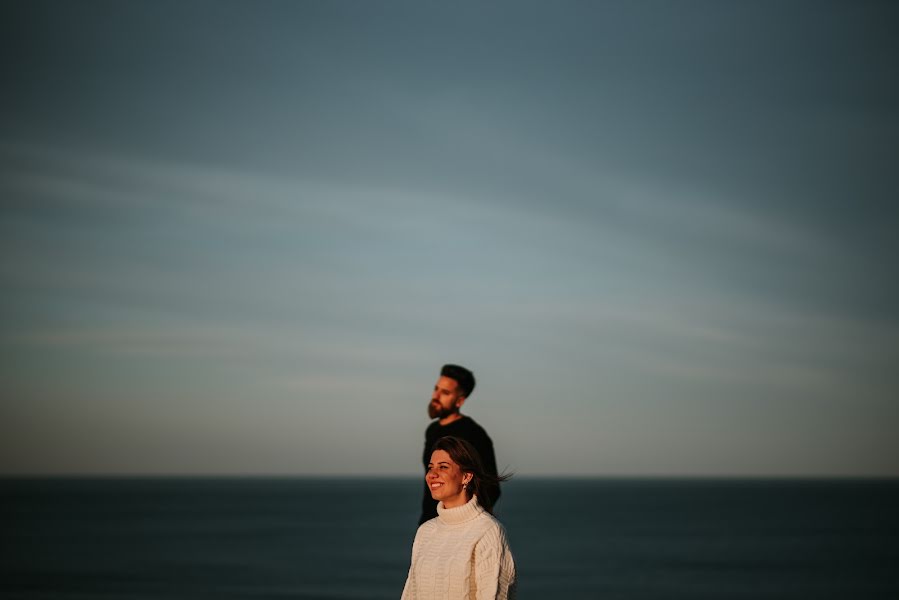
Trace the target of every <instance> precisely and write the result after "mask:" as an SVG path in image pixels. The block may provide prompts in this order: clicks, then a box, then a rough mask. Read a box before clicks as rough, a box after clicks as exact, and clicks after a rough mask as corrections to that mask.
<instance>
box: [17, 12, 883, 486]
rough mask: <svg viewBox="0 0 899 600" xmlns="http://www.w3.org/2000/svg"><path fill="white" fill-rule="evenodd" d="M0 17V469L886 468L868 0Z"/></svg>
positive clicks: (876, 79) (877, 33) (879, 116)
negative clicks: (481, 452)
mask: <svg viewBox="0 0 899 600" xmlns="http://www.w3.org/2000/svg"><path fill="white" fill-rule="evenodd" d="M2 12H3V17H2V19H0V49H2V58H0V61H2V62H0V67H2V79H3V92H2V94H0V199H2V200H0V201H2V205H0V311H2V313H0V316H2V318H0V395H2V399H0V411H2V413H0V473H4V474H25V473H30V474H49V473H57V474H58V473H62V474H76V473H176V474H187V473H207V474H346V475H355V474H361V475H383V474H392V475H410V476H414V475H417V474H418V473H419V469H420V465H419V463H418V461H419V458H420V452H421V443H422V439H423V431H424V428H425V426H426V425H427V422H428V421H427V414H426V405H427V401H428V399H429V397H430V390H431V388H432V386H433V384H434V381H435V379H436V377H437V372H438V369H439V367H440V365H441V364H443V363H445V362H458V363H461V364H464V365H466V366H468V367H470V368H471V369H472V370H474V372H475V374H476V376H477V378H478V387H477V390H476V391H475V393H474V394H473V395H472V397H471V398H470V399H469V401H468V403H467V404H466V409H467V412H468V414H470V415H471V416H473V417H474V418H475V419H476V420H478V421H479V422H480V423H481V424H483V425H484V426H485V427H486V428H487V430H488V432H489V433H490V435H491V436H492V437H493V439H494V442H495V444H496V447H497V455H498V462H499V464H500V466H505V467H508V468H510V469H512V470H514V471H516V472H517V473H519V474H520V475H636V476H641V475H699V476H704V475H809V476H820V475H889V476H899V435H897V434H899V375H897V372H899V369H897V368H896V367H897V364H899V278H897V267H896V263H895V260H894V257H895V256H897V255H899V252H897V250H899V248H897V246H899V243H897V236H896V233H895V230H896V228H897V225H899V208H897V202H896V200H897V197H899V169H897V158H899V37H897V36H896V34H895V32H896V30H897V25H899V9H897V6H896V5H895V4H894V3H890V2H882V3H881V2H836V3H829V2H810V3H804V2H788V3H782V2H718V1H709V2H695V1H685V2H663V1H659V2H649V1H637V2H623V1H622V2H505V1H503V2H403V3H400V2H361V1H359V2H340V1H338V2H275V1H266V2H227V1H221V2H201V1H187V2H184V1H177V2H176V1H171V2H169V1H155V0H154V1H147V2H140V1H132V2H119V1H110V2H96V1H81V2H41V1H27V2H26V1H8V0H7V1H4V2H3V3H2Z"/></svg>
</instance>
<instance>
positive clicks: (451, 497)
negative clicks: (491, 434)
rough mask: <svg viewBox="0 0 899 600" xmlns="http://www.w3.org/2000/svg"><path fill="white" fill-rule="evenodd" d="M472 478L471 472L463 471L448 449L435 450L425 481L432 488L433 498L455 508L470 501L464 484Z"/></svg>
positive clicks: (447, 506) (445, 505) (446, 506)
mask: <svg viewBox="0 0 899 600" xmlns="http://www.w3.org/2000/svg"><path fill="white" fill-rule="evenodd" d="M470 480H471V474H470V473H463V472H462V469H460V468H459V465H457V464H456V463H455V462H453V459H452V458H450V455H449V454H448V453H447V452H446V450H434V452H433V453H432V454H431V462H430V463H428V473H427V475H425V481H426V482H427V483H428V488H430V490H431V498H433V499H434V500H439V501H440V502H443V506H444V507H445V508H455V507H457V506H462V505H463V504H465V503H466V502H468V496H467V495H466V494H465V488H463V487H462V485H463V484H465V483H468V482H469V481H470Z"/></svg>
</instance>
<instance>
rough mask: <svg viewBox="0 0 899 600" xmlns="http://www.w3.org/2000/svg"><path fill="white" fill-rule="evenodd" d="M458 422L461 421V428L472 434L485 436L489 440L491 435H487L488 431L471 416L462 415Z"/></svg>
mask: <svg viewBox="0 0 899 600" xmlns="http://www.w3.org/2000/svg"><path fill="white" fill-rule="evenodd" d="M457 423H459V428H460V429H461V430H464V431H466V432H468V433H469V434H471V435H475V436H483V437H485V438H487V439H488V440H489V439H490V436H488V435H487V431H486V430H485V429H484V428H483V427H481V426H480V425H479V424H478V422H477V421H475V420H474V419H472V418H471V417H469V416H464V417H462V418H461V419H459V420H458V421H457Z"/></svg>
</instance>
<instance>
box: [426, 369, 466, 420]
mask: <svg viewBox="0 0 899 600" xmlns="http://www.w3.org/2000/svg"><path fill="white" fill-rule="evenodd" d="M463 402H465V396H463V395H462V394H461V390H460V389H459V383H458V382H457V381H456V380H455V379H450V378H449V377H443V376H441V377H440V379H438V380H437V383H435V384H434V393H433V394H431V403H430V404H428V416H429V417H431V418H432V419H445V418H446V417H448V416H450V415H452V414H455V413H457V412H459V407H460V406H462V403H463Z"/></svg>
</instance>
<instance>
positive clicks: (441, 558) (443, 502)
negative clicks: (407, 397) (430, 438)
mask: <svg viewBox="0 0 899 600" xmlns="http://www.w3.org/2000/svg"><path fill="white" fill-rule="evenodd" d="M506 479H508V476H505V475H504V476H502V477H490V476H489V475H487V474H486V473H485V472H484V467H483V465H482V464H481V459H480V457H479V456H478V453H477V451H476V450H475V449H474V448H473V447H472V446H471V444H469V443H468V442H466V441H465V440H462V439H459V438H456V437H443V438H440V439H439V440H437V443H436V444H434V449H433V450H432V452H431V461H430V463H429V464H428V472H427V474H426V475H425V481H426V482H427V484H428V487H429V488H430V490H431V497H432V498H434V500H436V501H437V517H436V518H434V519H431V520H430V521H426V522H424V523H423V524H422V525H421V527H419V528H418V532H417V533H416V534H415V541H414V542H413V544H412V564H411V566H410V567H409V576H408V578H407V579H406V586H405V587H404V588H403V600H436V599H446V600H463V599H465V600H468V599H470V600H481V599H484V598H491V599H506V598H514V596H515V563H514V561H513V560H512V553H511V552H510V551H509V544H508V542H507V541H506V532H505V531H504V530H503V527H502V525H500V524H499V521H497V520H496V519H495V518H494V517H493V515H492V514H491V508H492V507H491V506H490V502H489V499H488V498H489V496H486V495H483V498H484V501H483V504H481V503H480V502H481V501H480V500H479V496H478V491H479V490H481V489H483V487H484V485H485V484H488V483H493V484H496V483H498V482H499V481H504V480H506Z"/></svg>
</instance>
